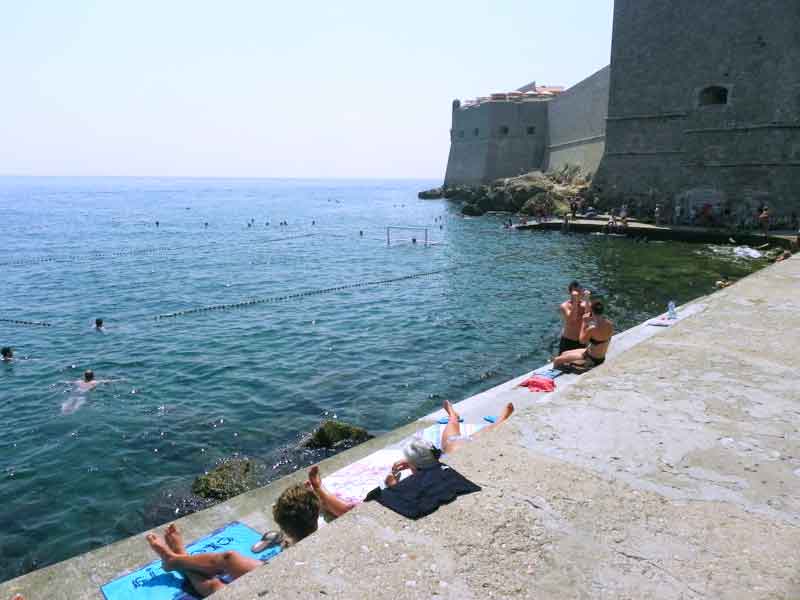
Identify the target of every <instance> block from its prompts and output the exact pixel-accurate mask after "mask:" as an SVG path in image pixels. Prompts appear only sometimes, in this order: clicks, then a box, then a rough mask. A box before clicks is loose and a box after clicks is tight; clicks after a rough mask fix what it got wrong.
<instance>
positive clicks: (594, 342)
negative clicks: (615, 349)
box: [583, 338, 611, 367]
mask: <svg viewBox="0 0 800 600" xmlns="http://www.w3.org/2000/svg"><path fill="white" fill-rule="evenodd" d="M610 341H611V340H602V341H601V340H596V339H594V338H589V346H588V347H587V348H586V352H584V353H583V359H584V360H586V361H588V362H589V363H590V364H589V367H598V366H600V365H602V364H603V363H604V362H606V357H605V356H604V357H603V358H596V357H594V356H592V355H591V354H589V350H591V349H592V347H593V346H599V345H601V344H607V343H608V342H610Z"/></svg>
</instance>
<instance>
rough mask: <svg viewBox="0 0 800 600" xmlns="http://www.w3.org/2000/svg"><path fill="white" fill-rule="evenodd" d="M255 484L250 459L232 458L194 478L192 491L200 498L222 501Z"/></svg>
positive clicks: (253, 469)
mask: <svg viewBox="0 0 800 600" xmlns="http://www.w3.org/2000/svg"><path fill="white" fill-rule="evenodd" d="M255 486H256V476H255V468H254V467H253V463H252V462H251V461H250V459H248V458H232V459H230V460H227V461H225V462H223V463H222V464H221V465H219V466H217V467H215V468H213V469H211V470H210V471H208V472H207V473H205V474H203V475H200V476H199V477H198V478H197V479H195V480H194V483H193V484H192V493H193V494H196V495H198V496H200V497H201V498H207V499H213V500H221V501H224V500H228V499H229V498H233V497H234V496H238V495H239V494H243V493H244V492H246V491H248V490H250V489H252V488H254V487H255Z"/></svg>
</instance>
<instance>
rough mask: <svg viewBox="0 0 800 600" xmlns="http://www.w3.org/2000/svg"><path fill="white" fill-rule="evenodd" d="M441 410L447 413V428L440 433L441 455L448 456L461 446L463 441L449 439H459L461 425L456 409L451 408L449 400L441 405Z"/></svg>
mask: <svg viewBox="0 0 800 600" xmlns="http://www.w3.org/2000/svg"><path fill="white" fill-rule="evenodd" d="M442 408H444V410H445V412H446V413H447V426H446V427H445V428H444V431H443V432H442V453H443V454H450V453H451V452H455V451H456V450H458V449H459V448H460V447H461V446H463V445H464V440H458V439H455V440H454V439H451V438H458V437H461V424H460V423H459V422H458V419H459V417H458V413H457V412H456V409H455V408H453V405H452V404H450V401H449V400H445V401H444V402H443V403H442Z"/></svg>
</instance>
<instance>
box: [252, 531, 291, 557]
mask: <svg viewBox="0 0 800 600" xmlns="http://www.w3.org/2000/svg"><path fill="white" fill-rule="evenodd" d="M282 543H283V533H281V532H280V531H268V532H267V533H265V534H264V535H262V536H261V539H260V540H259V541H257V542H256V543H255V544H253V547H252V548H250V550H251V552H252V553H253V554H260V553H261V552H263V551H264V550H266V549H267V548H270V547H272V546H277V545H278V544H282Z"/></svg>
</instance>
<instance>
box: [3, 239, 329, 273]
mask: <svg viewBox="0 0 800 600" xmlns="http://www.w3.org/2000/svg"><path fill="white" fill-rule="evenodd" d="M314 235H316V234H314V233H304V234H301V235H292V236H288V237H281V238H272V239H268V240H260V241H258V242H256V244H255V245H258V244H259V243H260V244H271V243H273V242H285V241H287V240H296V239H300V238H307V237H312V236H314ZM245 243H246V244H248V245H250V246H252V245H253V242H252V240H248V241H246V242H245V241H243V242H240V243H239V244H226V247H230V246H237V245H242V244H245ZM220 244H222V242H208V243H207V244H199V245H197V244H195V245H191V246H189V245H186V246H157V247H155V248H130V249H127V250H119V251H116V252H89V253H88V254H68V255H65V256H41V257H38V258H21V259H19V260H11V261H6V262H0V267H18V266H25V265H35V264H42V263H65V262H79V261H82V260H101V259H104V258H121V257H125V256H137V255H148V254H165V253H168V252H177V251H179V250H200V249H202V248H211V247H214V246H219V245H220Z"/></svg>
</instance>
